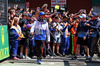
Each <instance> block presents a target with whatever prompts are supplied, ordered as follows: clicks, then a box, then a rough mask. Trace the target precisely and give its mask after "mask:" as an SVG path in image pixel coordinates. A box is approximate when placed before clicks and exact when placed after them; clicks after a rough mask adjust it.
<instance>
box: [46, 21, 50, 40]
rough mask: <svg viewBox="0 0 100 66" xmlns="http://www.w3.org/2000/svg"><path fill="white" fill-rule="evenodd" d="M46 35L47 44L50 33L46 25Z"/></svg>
mask: <svg viewBox="0 0 100 66" xmlns="http://www.w3.org/2000/svg"><path fill="white" fill-rule="evenodd" d="M46 35H47V42H50V32H49V28H48V23H47V24H46Z"/></svg>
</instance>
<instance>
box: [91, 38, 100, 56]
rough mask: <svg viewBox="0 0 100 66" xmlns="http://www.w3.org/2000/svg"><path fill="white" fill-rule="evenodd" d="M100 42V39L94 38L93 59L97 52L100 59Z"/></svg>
mask: <svg viewBox="0 0 100 66" xmlns="http://www.w3.org/2000/svg"><path fill="white" fill-rule="evenodd" d="M99 40H100V38H99V37H93V44H92V52H91V57H93V55H94V53H95V51H97V53H98V57H100V44H99Z"/></svg>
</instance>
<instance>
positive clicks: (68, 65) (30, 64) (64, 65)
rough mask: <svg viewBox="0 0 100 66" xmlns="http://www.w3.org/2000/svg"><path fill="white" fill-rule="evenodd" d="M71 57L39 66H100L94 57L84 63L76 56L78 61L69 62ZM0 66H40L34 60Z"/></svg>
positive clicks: (4, 63) (8, 62)
mask: <svg viewBox="0 0 100 66" xmlns="http://www.w3.org/2000/svg"><path fill="white" fill-rule="evenodd" d="M71 57H72V56H66V57H54V58H53V59H49V57H47V58H46V59H42V64H41V66H100V60H98V59H97V57H94V58H93V59H92V61H86V60H85V57H81V56H78V60H71ZM0 66H40V65H38V64H37V63H36V58H34V59H31V60H26V59H20V60H6V61H4V62H1V63H0Z"/></svg>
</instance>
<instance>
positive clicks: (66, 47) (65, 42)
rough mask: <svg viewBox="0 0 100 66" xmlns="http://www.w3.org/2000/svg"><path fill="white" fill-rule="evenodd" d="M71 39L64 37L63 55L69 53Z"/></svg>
mask: <svg viewBox="0 0 100 66" xmlns="http://www.w3.org/2000/svg"><path fill="white" fill-rule="evenodd" d="M69 47H70V37H65V36H62V53H69V51H68V50H69Z"/></svg>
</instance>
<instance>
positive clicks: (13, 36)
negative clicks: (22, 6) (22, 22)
mask: <svg viewBox="0 0 100 66" xmlns="http://www.w3.org/2000/svg"><path fill="white" fill-rule="evenodd" d="M13 21H14V24H13V26H11V28H10V35H9V36H10V39H9V40H10V46H11V56H12V58H13V59H14V60H18V59H19V58H17V57H16V55H17V49H18V44H19V41H20V40H21V38H22V36H21V28H20V26H19V25H18V23H19V19H18V18H17V17H15V18H14V20H13Z"/></svg>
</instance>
